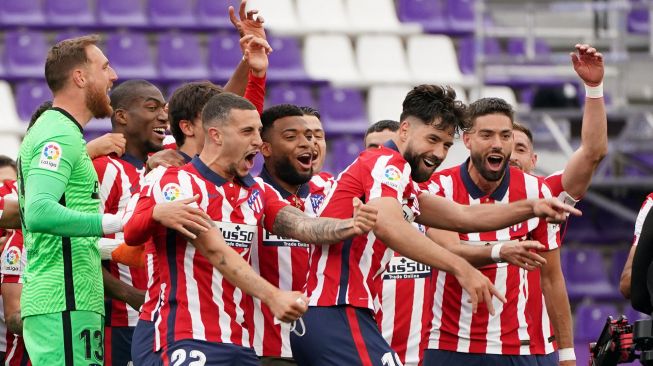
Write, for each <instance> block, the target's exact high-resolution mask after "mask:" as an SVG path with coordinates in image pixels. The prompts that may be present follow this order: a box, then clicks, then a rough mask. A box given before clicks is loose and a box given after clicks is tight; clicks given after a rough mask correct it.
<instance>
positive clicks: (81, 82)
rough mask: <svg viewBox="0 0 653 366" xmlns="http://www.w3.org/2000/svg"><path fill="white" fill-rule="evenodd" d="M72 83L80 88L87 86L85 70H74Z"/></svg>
mask: <svg viewBox="0 0 653 366" xmlns="http://www.w3.org/2000/svg"><path fill="white" fill-rule="evenodd" d="M70 78H71V80H72V82H73V83H74V84H75V86H77V87H78V88H80V89H81V88H83V87H85V86H86V77H85V75H84V70H82V69H74V70H73V71H72V72H71V76H70Z"/></svg>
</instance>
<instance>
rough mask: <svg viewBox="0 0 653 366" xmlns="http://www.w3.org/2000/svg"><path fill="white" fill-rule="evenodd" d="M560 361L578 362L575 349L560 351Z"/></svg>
mask: <svg viewBox="0 0 653 366" xmlns="http://www.w3.org/2000/svg"><path fill="white" fill-rule="evenodd" d="M558 361H561V362H562V361H576V353H575V352H574V349H573V348H562V349H560V350H558Z"/></svg>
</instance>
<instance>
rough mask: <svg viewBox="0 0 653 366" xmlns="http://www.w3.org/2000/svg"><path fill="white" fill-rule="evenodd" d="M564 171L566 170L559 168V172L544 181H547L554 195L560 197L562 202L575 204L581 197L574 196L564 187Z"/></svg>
mask: <svg viewBox="0 0 653 366" xmlns="http://www.w3.org/2000/svg"><path fill="white" fill-rule="evenodd" d="M564 172H565V171H564V170H559V171H557V172H554V173H552V174H551V175H549V176H547V177H546V178H544V181H545V182H546V185H547V186H549V190H550V191H551V196H552V197H555V198H557V199H559V200H560V201H561V202H563V203H566V204H568V205H571V206H575V205H576V203H578V200H580V198H581V197H572V196H571V195H569V193H567V191H565V189H564V188H563V187H562V174H563V173H564Z"/></svg>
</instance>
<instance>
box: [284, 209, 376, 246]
mask: <svg viewBox="0 0 653 366" xmlns="http://www.w3.org/2000/svg"><path fill="white" fill-rule="evenodd" d="M376 214H377V209H376V208H374V207H371V206H368V205H365V204H363V203H362V202H361V201H360V200H359V199H358V198H355V199H354V217H353V218H351V219H344V220H341V219H334V218H325V217H320V218H311V217H308V216H306V215H305V214H304V213H303V212H302V211H300V210H298V209H297V208H295V207H292V206H286V207H284V208H282V209H281V210H279V213H277V216H276V218H275V220H274V225H273V226H272V231H273V232H274V233H275V234H277V235H281V236H285V237H290V238H293V239H297V240H300V241H302V242H304V243H312V244H334V243H337V242H340V241H342V240H345V239H349V238H351V237H354V236H357V235H362V234H365V233H367V232H369V231H370V230H372V228H374V225H375V224H376Z"/></svg>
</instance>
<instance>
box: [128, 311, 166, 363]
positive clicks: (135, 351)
mask: <svg viewBox="0 0 653 366" xmlns="http://www.w3.org/2000/svg"><path fill="white" fill-rule="evenodd" d="M131 355H132V360H133V361H134V366H159V365H162V364H163V362H161V357H159V356H158V355H156V354H155V353H154V322H151V321H149V320H143V319H138V323H136V328H135V329H134V336H133V337H132V348H131Z"/></svg>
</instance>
